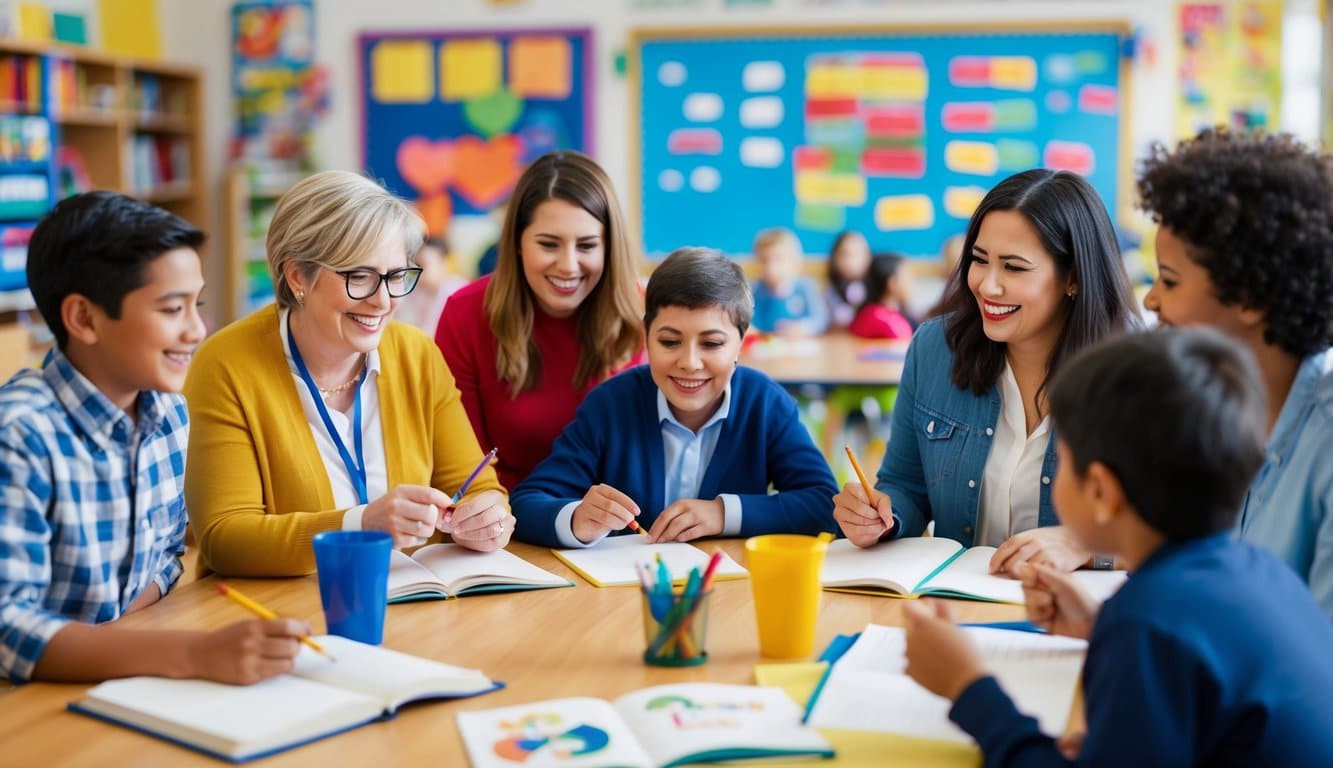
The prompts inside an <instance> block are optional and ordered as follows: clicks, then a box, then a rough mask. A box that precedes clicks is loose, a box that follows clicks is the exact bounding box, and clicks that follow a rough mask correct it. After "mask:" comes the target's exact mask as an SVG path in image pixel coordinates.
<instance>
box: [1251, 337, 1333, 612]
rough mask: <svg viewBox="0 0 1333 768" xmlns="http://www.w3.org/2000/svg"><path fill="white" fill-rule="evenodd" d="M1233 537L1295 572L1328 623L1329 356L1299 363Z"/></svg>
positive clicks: (1332, 572)
mask: <svg viewBox="0 0 1333 768" xmlns="http://www.w3.org/2000/svg"><path fill="white" fill-rule="evenodd" d="M1237 531H1238V534H1239V536H1240V538H1241V539H1243V540H1245V541H1248V542H1250V543H1252V544H1255V545H1257V546H1260V547H1263V548H1264V549H1267V550H1268V551H1270V552H1272V553H1273V554H1275V555H1277V556H1278V557H1279V558H1281V559H1282V560H1284V561H1286V563H1287V564H1288V565H1290V566H1291V567H1292V568H1293V569H1295V571H1296V573H1297V574H1299V575H1300V577H1301V578H1302V579H1304V580H1305V581H1306V582H1307V583H1308V584H1309V585H1310V591H1311V593H1312V594H1313V595H1314V598H1315V601H1316V602H1318V603H1319V605H1320V607H1321V608H1323V609H1324V613H1325V614H1327V615H1328V616H1329V617H1330V618H1333V350H1329V349H1326V350H1324V351H1323V352H1318V353H1316V354H1314V355H1311V356H1310V357H1307V358H1306V359H1305V361H1304V362H1303V363H1301V367H1300V370H1299V371H1298V372H1297V374H1296V380H1295V381H1294V382H1293V383H1292V385H1291V391H1290V392H1289V393H1287V401H1286V402H1285V403H1284V404H1283V405H1282V411H1281V412H1280V413H1279V414H1278V417H1277V424H1275V425H1274V426H1273V434H1272V435H1271V436H1270V437H1269V439H1268V456H1267V458H1266V460H1265V461H1264V465H1263V467H1261V468H1260V469H1259V473H1258V474H1257V475H1255V478H1254V482H1253V483H1251V484H1250V492H1249V494H1248V495H1247V496H1246V497H1245V506H1244V508H1243V509H1242V510H1241V514H1240V520H1239V523H1238V525H1237Z"/></svg>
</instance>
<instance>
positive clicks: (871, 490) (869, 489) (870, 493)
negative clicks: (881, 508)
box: [842, 445, 875, 506]
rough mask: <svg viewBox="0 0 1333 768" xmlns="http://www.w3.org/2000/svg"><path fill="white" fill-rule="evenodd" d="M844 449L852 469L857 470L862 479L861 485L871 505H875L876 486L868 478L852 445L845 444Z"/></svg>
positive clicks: (859, 477) (858, 476)
mask: <svg viewBox="0 0 1333 768" xmlns="http://www.w3.org/2000/svg"><path fill="white" fill-rule="evenodd" d="M842 449H843V450H844V451H846V452H847V458H848V459H850V460H851V462H852V469H853V470H855V472H856V479H857V480H860V481H861V487H862V488H864V489H866V499H867V500H869V501H870V504H871V506H874V504H875V486H873V485H871V484H870V481H869V480H867V479H866V473H865V470H863V469H861V462H859V461H857V460H856V454H854V453H852V447H851V446H850V445H844V446H843V447H842Z"/></svg>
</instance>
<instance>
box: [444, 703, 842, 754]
mask: <svg viewBox="0 0 1333 768" xmlns="http://www.w3.org/2000/svg"><path fill="white" fill-rule="evenodd" d="M458 729H459V731H460V732H461V733H462V735H463V744H464V746H465V747H466V748H467V754H468V758H469V759H471V761H472V766H473V768H500V767H501V766H518V765H540V766H561V767H562V768H563V767H566V766H567V767H568V768H592V766H599V767H600V766H611V765H614V766H628V767H629V768H656V767H657V766H661V767H662V768H667V766H675V765H684V764H687V763H688V764H693V763H699V762H723V761H733V760H751V759H774V758H781V757H787V758H791V757H796V756H807V757H821V758H828V757H833V749H832V747H830V746H829V744H828V742H827V741H825V740H824V738H823V737H822V736H820V735H819V734H818V733H817V732H815V730H814V729H812V728H807V727H805V726H803V725H801V710H800V709H799V708H798V707H797V706H796V705H795V704H794V703H792V701H791V699H789V698H788V697H787V695H786V694H785V693H783V692H782V689H780V688H758V687H754V686H749V685H721V684H718V683H680V684H676V685H659V686H656V687H654V688H645V689H643V690H639V691H634V692H633V693H628V694H626V695H624V696H621V697H620V698H619V699H616V700H615V701H614V702H606V701H603V700H601V699H592V698H574V699H555V700H552V701H538V702H534V703H532V704H523V705H521V706H517V707H505V708H504V709H489V710H482V711H474V712H461V713H459V715H458Z"/></svg>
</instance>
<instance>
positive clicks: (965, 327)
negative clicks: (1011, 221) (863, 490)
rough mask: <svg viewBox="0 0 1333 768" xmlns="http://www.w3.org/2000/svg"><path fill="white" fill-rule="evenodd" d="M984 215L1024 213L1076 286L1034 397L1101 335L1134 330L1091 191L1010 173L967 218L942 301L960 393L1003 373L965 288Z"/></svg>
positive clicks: (1072, 180)
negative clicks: (960, 254) (959, 252)
mask: <svg viewBox="0 0 1333 768" xmlns="http://www.w3.org/2000/svg"><path fill="white" fill-rule="evenodd" d="M991 211H1017V212H1019V213H1021V214H1023V218H1025V219H1027V221H1028V223H1029V224H1031V225H1032V229H1033V230H1034V231H1035V232H1036V233H1037V236H1038V237H1040V238H1041V244H1042V248H1044V249H1045V250H1046V252H1047V253H1048V254H1050V256H1051V258H1052V259H1053V260H1054V261H1055V271H1056V274H1057V275H1058V276H1059V277H1060V279H1062V280H1065V279H1069V280H1071V281H1072V282H1073V284H1074V285H1075V286H1077V291H1078V293H1077V294H1076V295H1075V296H1074V298H1073V299H1072V300H1070V301H1066V302H1065V305H1066V307H1067V308H1066V310H1065V311H1066V313H1067V314H1066V318H1065V323H1064V327H1063V328H1062V329H1061V331H1060V338H1059V339H1058V340H1057V341H1056V343H1055V348H1054V349H1052V350H1051V357H1050V359H1049V360H1048V361H1047V364H1046V378H1045V379H1044V380H1043V381H1042V385H1041V388H1040V389H1039V390H1038V391H1039V392H1040V391H1042V390H1044V389H1045V388H1046V386H1047V384H1048V383H1049V382H1050V379H1051V376H1052V375H1053V374H1054V373H1055V372H1056V371H1058V370H1059V369H1060V365H1061V364H1062V363H1063V362H1064V361H1065V360H1066V359H1068V358H1069V357H1070V355H1072V354H1074V353H1075V352H1077V351H1078V350H1080V349H1082V348H1084V347H1086V346H1088V345H1090V344H1092V343H1094V342H1097V341H1100V340H1101V339H1103V338H1105V337H1106V336H1108V335H1111V334H1113V333H1118V332H1120V331H1124V330H1127V329H1130V328H1136V327H1138V325H1139V311H1138V305H1137V303H1136V302H1135V300H1134V294H1133V292H1132V291H1130V288H1129V278H1128V277H1127V276H1126V275H1125V266H1124V264H1122V263H1121V261H1120V248H1119V246H1118V245H1117V243H1116V236H1115V228H1114V227H1113V226H1111V219H1110V218H1109V217H1108V216H1107V215H1106V206H1105V205H1103V204H1102V201H1101V198H1099V197H1098V196H1097V191H1096V190H1095V189H1093V188H1092V185H1091V184H1089V183H1088V182H1087V181H1086V180H1085V179H1084V178H1083V177H1082V176H1079V175H1078V174H1075V173H1070V172H1069V171H1050V170H1044V169H1040V168H1038V169H1033V170H1030V171H1023V172H1022V173H1017V174H1014V175H1013V176H1010V177H1009V178H1007V179H1005V180H1004V181H1001V182H1000V183H999V184H997V185H995V188H994V189H992V190H991V191H990V192H988V193H986V196H985V197H984V198H982V200H981V204H980V205H978V206H977V210H976V211H975V212H974V213H973V214H972V220H971V221H970V222H968V225H967V234H966V235H965V236H964V239H963V258H962V260H961V261H959V262H958V267H957V268H956V269H955V270H954V272H953V274H952V275H951V276H950V278H949V283H948V286H947V287H946V288H945V295H944V299H943V300H942V302H941V303H942V304H943V306H944V308H945V310H946V311H947V312H948V313H949V319H948V320H947V325H946V327H945V339H946V340H947V341H948V343H949V348H950V349H951V350H952V351H953V355H954V360H953V383H954V385H955V386H957V387H958V388H959V389H970V390H972V392H974V393H976V394H978V395H979V394H981V393H983V392H985V391H986V389H987V388H989V387H991V386H993V385H994V384H995V382H996V380H998V379H999V376H1000V371H1002V370H1004V351H1005V350H1004V345H1003V344H1000V343H997V342H994V341H991V340H990V339H989V338H987V337H986V332H985V330H984V329H983V327H982V324H981V310H980V309H979V308H978V307H977V300H976V297H975V296H973V295H972V290H971V289H970V288H969V287H968V285H967V273H968V270H970V269H971V267H972V248H973V246H975V245H976V243H977V234H978V233H979V232H980V231H981V222H982V220H983V219H985V218H986V215H987V214H989V213H990V212H991Z"/></svg>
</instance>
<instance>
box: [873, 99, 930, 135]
mask: <svg viewBox="0 0 1333 768" xmlns="http://www.w3.org/2000/svg"><path fill="white" fill-rule="evenodd" d="M865 121H866V134H867V135H869V136H875V137H881V138H895V139H910V138H916V137H918V136H920V135H921V134H922V133H924V132H925V126H926V115H925V109H924V108H923V106H922V105H921V104H893V105H888V106H883V107H868V108H867V109H866V110H865Z"/></svg>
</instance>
